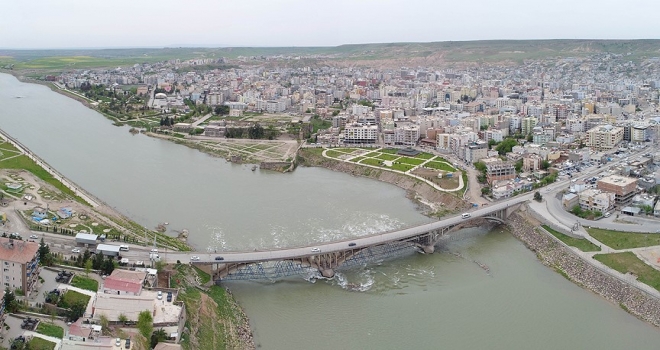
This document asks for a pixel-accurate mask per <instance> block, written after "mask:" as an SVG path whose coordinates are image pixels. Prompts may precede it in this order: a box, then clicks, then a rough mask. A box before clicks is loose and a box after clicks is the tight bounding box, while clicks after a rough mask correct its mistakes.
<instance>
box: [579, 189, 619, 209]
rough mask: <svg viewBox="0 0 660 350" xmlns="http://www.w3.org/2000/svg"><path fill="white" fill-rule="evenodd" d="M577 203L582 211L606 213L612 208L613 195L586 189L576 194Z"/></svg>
mask: <svg viewBox="0 0 660 350" xmlns="http://www.w3.org/2000/svg"><path fill="white" fill-rule="evenodd" d="M578 197H579V200H578V203H579V205H580V208H582V210H591V211H599V212H601V213H603V214H604V213H606V212H608V211H610V210H612V209H613V208H614V201H615V199H614V197H615V196H614V193H611V192H603V191H601V190H597V189H587V190H584V191H582V192H580V193H579V194H578Z"/></svg>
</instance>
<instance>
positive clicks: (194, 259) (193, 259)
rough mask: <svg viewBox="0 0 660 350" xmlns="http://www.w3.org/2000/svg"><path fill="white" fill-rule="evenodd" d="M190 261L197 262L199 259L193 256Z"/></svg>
mask: <svg viewBox="0 0 660 350" xmlns="http://www.w3.org/2000/svg"><path fill="white" fill-rule="evenodd" d="M190 260H192V261H197V260H199V257H198V256H197V255H193V256H191V257H190Z"/></svg>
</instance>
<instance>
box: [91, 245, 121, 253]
mask: <svg viewBox="0 0 660 350" xmlns="http://www.w3.org/2000/svg"><path fill="white" fill-rule="evenodd" d="M96 250H104V251H106V252H117V253H119V246H118V245H111V244H99V245H97V246H96Z"/></svg>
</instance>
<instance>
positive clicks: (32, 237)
mask: <svg viewBox="0 0 660 350" xmlns="http://www.w3.org/2000/svg"><path fill="white" fill-rule="evenodd" d="M30 238H31V239H37V238H39V236H37V235H30Z"/></svg>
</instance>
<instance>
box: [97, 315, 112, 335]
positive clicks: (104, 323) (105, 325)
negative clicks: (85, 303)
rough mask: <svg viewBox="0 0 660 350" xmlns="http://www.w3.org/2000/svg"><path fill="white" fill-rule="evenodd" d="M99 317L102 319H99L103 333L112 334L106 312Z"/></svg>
mask: <svg viewBox="0 0 660 350" xmlns="http://www.w3.org/2000/svg"><path fill="white" fill-rule="evenodd" d="M99 319H100V320H99V321H100V323H101V333H102V334H103V335H108V334H110V321H109V320H108V317H107V316H106V315H105V314H101V316H100V317H99Z"/></svg>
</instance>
